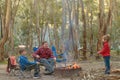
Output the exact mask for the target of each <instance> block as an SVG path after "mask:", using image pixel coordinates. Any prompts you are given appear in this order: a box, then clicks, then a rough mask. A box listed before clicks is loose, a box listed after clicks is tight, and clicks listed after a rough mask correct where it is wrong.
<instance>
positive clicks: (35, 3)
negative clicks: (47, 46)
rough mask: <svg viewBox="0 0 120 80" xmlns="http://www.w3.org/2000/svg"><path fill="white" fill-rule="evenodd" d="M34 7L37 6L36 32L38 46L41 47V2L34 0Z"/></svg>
mask: <svg viewBox="0 0 120 80" xmlns="http://www.w3.org/2000/svg"><path fill="white" fill-rule="evenodd" d="M34 6H35V14H36V32H37V39H38V44H39V45H40V28H39V27H40V25H39V22H40V21H39V17H40V16H39V0H34Z"/></svg>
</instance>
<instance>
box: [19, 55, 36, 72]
mask: <svg viewBox="0 0 120 80" xmlns="http://www.w3.org/2000/svg"><path fill="white" fill-rule="evenodd" d="M18 62H19V64H20V68H21V69H22V70H24V69H25V67H27V66H30V65H35V64H36V62H30V61H29V60H28V58H27V57H26V56H23V55H21V56H20V57H19V58H18Z"/></svg>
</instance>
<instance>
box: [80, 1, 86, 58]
mask: <svg viewBox="0 0 120 80" xmlns="http://www.w3.org/2000/svg"><path fill="white" fill-rule="evenodd" d="M80 2H81V7H82V10H81V11H82V12H81V13H82V21H83V59H84V60H86V59H87V57H86V50H87V43H86V35H87V33H86V18H85V11H84V3H83V0H80Z"/></svg>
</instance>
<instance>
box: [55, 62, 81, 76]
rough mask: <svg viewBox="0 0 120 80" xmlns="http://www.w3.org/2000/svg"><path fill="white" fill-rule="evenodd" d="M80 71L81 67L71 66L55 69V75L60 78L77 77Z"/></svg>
mask: <svg viewBox="0 0 120 80" xmlns="http://www.w3.org/2000/svg"><path fill="white" fill-rule="evenodd" d="M81 70H82V69H81V67H79V66H78V65H76V64H73V65H69V66H66V67H60V68H55V75H56V76H60V77H70V76H74V75H78V74H79V72H80V71H81Z"/></svg>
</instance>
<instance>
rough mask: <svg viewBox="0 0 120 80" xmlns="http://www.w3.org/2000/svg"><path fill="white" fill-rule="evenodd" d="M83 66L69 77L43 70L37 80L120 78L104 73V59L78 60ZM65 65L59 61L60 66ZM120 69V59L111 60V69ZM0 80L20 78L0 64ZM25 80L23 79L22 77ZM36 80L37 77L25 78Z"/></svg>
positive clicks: (114, 79)
mask: <svg viewBox="0 0 120 80" xmlns="http://www.w3.org/2000/svg"><path fill="white" fill-rule="evenodd" d="M77 63H79V65H80V66H81V67H82V72H80V75H77V76H69V77H67V78H63V77H60V76H59V77H58V76H56V75H54V74H53V75H44V74H43V71H41V77H40V79H37V80H120V75H119V74H120V73H111V74H110V75H105V74H104V63H103V61H102V60H101V61H80V62H77ZM60 65H61V66H63V64H62V63H61V64H60V63H59V64H57V67H58V66H60ZM115 69H120V62H119V61H111V70H115ZM0 80H19V78H18V77H17V76H11V75H9V74H8V73H6V65H0ZM22 80H23V79H22ZM24 80H35V79H32V78H31V79H24Z"/></svg>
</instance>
